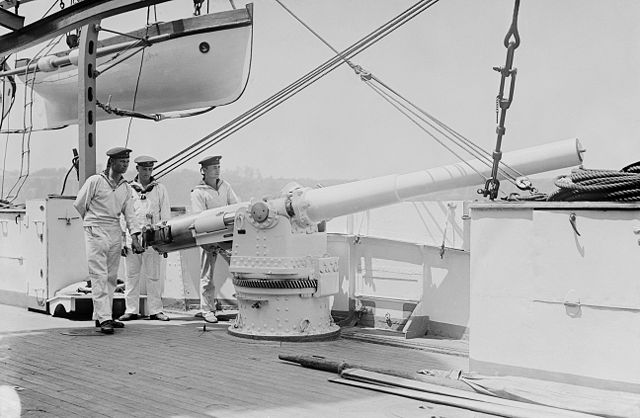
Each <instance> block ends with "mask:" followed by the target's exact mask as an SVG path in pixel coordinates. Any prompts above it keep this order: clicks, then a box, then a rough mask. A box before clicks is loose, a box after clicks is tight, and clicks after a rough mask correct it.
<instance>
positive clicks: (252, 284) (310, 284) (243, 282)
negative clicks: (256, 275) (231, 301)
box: [233, 278, 318, 289]
mask: <svg viewBox="0 0 640 418" xmlns="http://www.w3.org/2000/svg"><path fill="white" fill-rule="evenodd" d="M233 285H234V286H239V287H249V288H258V289H309V288H311V289H317V288H318V281H317V280H315V279H294V280H271V279H238V278H234V279H233Z"/></svg>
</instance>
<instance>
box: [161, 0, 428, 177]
mask: <svg viewBox="0 0 640 418" xmlns="http://www.w3.org/2000/svg"><path fill="white" fill-rule="evenodd" d="M417 6H419V4H418V5H415V6H413V7H412V8H410V9H408V10H407V11H405V12H404V13H403V14H401V15H399V16H396V17H395V18H394V19H392V20H391V21H390V22H388V23H387V24H386V25H383V26H381V27H380V28H378V29H377V30H376V31H374V32H372V33H371V34H369V35H368V36H367V37H365V38H363V39H362V40H360V41H359V42H356V43H355V44H354V45H352V46H351V47H350V48H348V49H346V50H345V51H344V52H343V53H342V55H345V54H346V53H349V52H351V53H353V54H357V53H359V51H358V48H360V49H361V50H362V49H364V48H366V47H367V42H369V43H372V41H371V40H372V39H373V41H375V38H376V36H377V37H380V33H382V34H384V31H385V30H386V31H387V32H388V31H389V30H394V29H393V25H397V24H398V23H397V22H400V24H402V23H404V22H403V20H407V19H411V18H413V17H415V15H417V13H420V12H422V11H423V10H425V8H424V6H423V8H422V9H421V10H420V9H416V7H417ZM416 11H417V13H416ZM411 14H413V16H412V15H411ZM390 28H391V29H390ZM339 61H340V60H339V58H337V57H334V58H332V59H330V60H328V61H326V62H325V63H324V64H322V65H320V66H318V67H317V68H316V69H315V70H313V71H311V72H309V73H307V74H306V75H305V76H303V77H301V78H300V79H298V80H297V81H296V82H294V83H292V84H290V85H289V86H287V87H286V88H284V89H282V90H281V91H279V92H278V93H276V94H274V95H273V96H271V97H270V98H268V99H266V100H264V101H263V102H261V103H260V104H258V105H257V106H255V107H254V108H252V109H250V110H249V111H247V112H245V113H244V114H243V115H240V116H239V117H237V118H236V119H234V120H232V121H231V122H229V123H228V124H226V125H225V126H223V127H221V128H220V129H218V130H217V131H215V132H213V133H211V134H210V135H207V136H206V137H205V138H203V139H201V140H200V141H198V142H196V143H194V144H193V145H191V146H190V147H188V148H186V149H185V150H183V151H181V152H180V153H178V154H176V155H175V156H173V157H171V158H170V159H169V160H167V161H165V162H163V163H161V164H159V166H161V165H164V164H165V163H168V162H169V161H170V160H171V159H176V158H177V157H178V156H180V155H181V154H187V153H188V155H187V156H186V157H183V158H181V159H180V160H179V161H177V162H175V163H172V166H171V167H170V169H169V170H171V169H173V168H175V167H176V166H177V165H180V164H182V163H183V162H185V161H186V160H188V159H190V158H192V157H193V156H194V155H197V154H198V153H199V152H202V151H203V150H204V149H206V148H208V147H209V146H208V145H207V144H206V143H205V144H204V145H201V144H202V143H203V142H204V141H206V140H208V139H209V138H211V137H212V136H214V135H216V134H218V133H220V132H222V131H224V130H225V129H231V128H232V126H233V124H235V123H238V122H239V121H241V120H242V119H243V118H246V117H250V115H251V114H252V113H255V112H260V111H262V110H261V109H262V108H265V107H268V108H269V110H270V109H272V108H273V107H275V106H277V105H278V104H279V103H281V102H282V101H284V100H286V99H287V98H289V97H291V96H292V95H293V94H295V93H297V92H299V91H302V90H303V89H304V88H306V87H307V86H308V85H309V84H310V83H311V82H314V81H317V80H318V79H319V78H321V77H323V76H324V75H326V74H327V73H328V72H330V71H332V70H333V69H335V68H337V65H336V64H337V63H338V62H339ZM323 72H324V74H322V73H323ZM296 89H297V91H296ZM291 92H294V93H291ZM287 95H288V96H287ZM285 96H286V97H285ZM283 97H285V98H284V99H283ZM278 100H280V102H279V103H278ZM274 102H276V104H275V105H274V104H273V103H274ZM253 119H255V117H254V118H253ZM243 126H244V125H243ZM212 141H214V140H212ZM218 142H219V141H217V140H215V143H218ZM215 143H212V144H211V146H212V145H214V144H215ZM196 146H199V148H198V149H197V150H196V151H195V152H194V151H190V150H191V149H193V148H195V147H196ZM165 170H167V169H166V168H165ZM162 173H164V172H162Z"/></svg>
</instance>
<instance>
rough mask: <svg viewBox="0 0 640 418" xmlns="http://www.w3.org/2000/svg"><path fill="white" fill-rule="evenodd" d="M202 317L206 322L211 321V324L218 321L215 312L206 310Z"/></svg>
mask: <svg viewBox="0 0 640 418" xmlns="http://www.w3.org/2000/svg"><path fill="white" fill-rule="evenodd" d="M202 317H203V318H204V320H205V321H206V322H209V323H211V324H215V323H216V322H218V317H217V316H216V313H215V312H206V313H205V314H204V315H203V316H202Z"/></svg>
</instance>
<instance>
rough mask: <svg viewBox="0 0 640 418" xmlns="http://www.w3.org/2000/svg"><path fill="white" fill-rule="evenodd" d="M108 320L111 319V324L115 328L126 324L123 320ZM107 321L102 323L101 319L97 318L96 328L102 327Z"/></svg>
mask: <svg viewBox="0 0 640 418" xmlns="http://www.w3.org/2000/svg"><path fill="white" fill-rule="evenodd" d="M107 321H111V326H112V327H113V328H124V324H123V323H122V322H118V321H114V320H107ZM107 321H104V322H102V323H100V321H98V320H97V319H96V328H101V327H102V324H104V323H105V322H107Z"/></svg>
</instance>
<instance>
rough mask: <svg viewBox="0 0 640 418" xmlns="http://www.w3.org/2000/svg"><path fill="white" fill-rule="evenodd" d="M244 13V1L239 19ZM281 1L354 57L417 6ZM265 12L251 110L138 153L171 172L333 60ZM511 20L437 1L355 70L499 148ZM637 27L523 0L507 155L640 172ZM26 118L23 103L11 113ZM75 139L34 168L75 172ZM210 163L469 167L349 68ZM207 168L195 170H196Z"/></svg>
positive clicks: (545, 1) (134, 136)
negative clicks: (571, 142) (572, 151)
mask: <svg viewBox="0 0 640 418" xmlns="http://www.w3.org/2000/svg"><path fill="white" fill-rule="evenodd" d="M36 3H37V4H36ZM245 3H246V2H243V1H239V0H235V1H234V4H235V5H236V6H237V7H242V6H243V5H244V4H245ZM283 3H284V4H285V5H286V6H287V7H288V8H290V9H291V10H292V11H293V12H294V13H295V14H296V15H297V16H298V17H300V18H301V19H302V20H303V21H304V22H305V23H307V24H308V25H309V26H310V27H312V28H313V29H314V30H315V31H316V32H317V33H319V34H320V35H321V36H322V37H323V38H325V39H326V40H327V41H328V42H329V43H330V44H332V45H333V46H334V47H335V48H336V49H343V48H345V47H347V46H348V45H350V44H352V43H353V42H355V41H357V40H359V39H360V38H362V37H363V36H364V35H366V34H368V33H369V32H370V31H372V30H373V29H375V28H377V27H378V26H380V25H381V24H383V23H385V22H386V21H387V20H389V19H390V18H392V17H393V16H395V15H397V14H398V13H400V12H402V11H403V10H405V9H406V8H408V7H409V6H411V5H412V4H414V3H415V2H414V1H405V0H296V1H293V0H283ZM50 4H51V2H49V1H48V0H39V1H38V2H33V3H30V4H28V5H23V6H22V11H23V12H24V13H25V14H26V13H30V12H31V10H38V7H40V8H44V9H45V10H46V8H48V7H49V5H50ZM191 5H192V2H191V1H187V0H181V1H173V2H169V3H166V4H161V5H158V6H157V15H158V19H159V20H162V21H169V20H172V19H176V18H180V17H187V16H189V15H190V14H191V13H192V6H191ZM229 7H230V3H229V2H228V1H222V0H215V1H213V2H212V11H213V10H215V11H219V10H223V9H228V8H229ZM254 12H255V14H254V38H253V39H254V40H253V58H252V67H251V73H250V77H249V81H248V85H247V88H246V90H245V92H244V94H243V96H242V97H241V98H240V99H239V100H238V101H236V102H235V103H233V104H230V105H228V106H224V107H220V108H218V109H215V110H214V111H212V112H210V113H208V114H205V115H202V116H198V117H196V118H190V119H182V120H177V121H166V122H162V123H156V122H149V121H143V120H134V121H133V122H132V124H131V131H130V136H129V146H130V147H131V148H133V149H134V155H135V154H151V155H153V156H155V157H156V158H157V159H158V160H159V161H163V160H164V159H166V158H168V157H170V156H171V155H173V154H175V153H176V152H178V151H179V150H181V149H183V148H186V147H187V146H189V145H190V144H191V143H193V142H195V141H197V140H199V139H200V138H202V137H203V136H205V135H206V134H208V133H210V132H212V131H214V130H215V129H216V128H218V127H220V126H221V125H223V124H224V123H226V122H228V121H229V120H231V119H232V118H234V117H236V116H238V115H240V114H241V113H243V112H244V111H246V110H247V109H249V108H250V107H252V106H254V105H255V104H257V103H259V102H260V101H262V100H264V99H265V98H267V97H269V96H271V95H272V94H274V93H276V92H277V91H279V90H280V89H281V88H283V87H284V86H286V85H288V84H289V83H291V82H293V81H294V80H296V79H297V78H298V77H300V76H301V75H303V74H305V73H306V72H308V71H309V70H311V69H313V68H315V67H316V66H317V65H318V64H320V63H322V62H324V61H325V60H327V59H328V58H330V57H331V56H332V55H333V52H332V51H331V50H330V49H329V48H327V47H326V46H325V45H323V44H322V43H321V42H320V41H319V40H317V39H316V38H315V37H314V36H313V35H312V34H311V33H309V32H308V31H307V30H306V29H305V28H304V27H303V26H301V25H300V23H298V22H297V21H295V20H294V19H293V18H292V17H291V16H290V15H289V14H288V13H286V12H285V10H283V8H282V7H281V6H280V5H279V4H278V3H277V2H275V1H272V0H256V1H255V2H254ZM512 13H513V1H512V0H483V1H477V0H440V1H439V2H438V3H437V4H436V5H435V6H433V7H432V8H430V9H428V10H427V11H425V12H423V13H422V14H421V15H420V16H418V17H417V18H415V19H414V20H412V21H410V22H409V23H407V24H406V25H404V26H403V27H401V28H400V29H398V30H397V31H395V32H394V33H392V34H391V35H389V36H388V37H387V38H385V39H384V40H382V41H380V42H378V43H377V44H375V45H373V46H372V47H370V48H369V49H367V50H366V51H365V52H363V53H362V54H360V55H358V56H357V57H356V58H354V60H353V61H354V63H355V64H358V65H361V66H362V67H364V68H366V69H367V70H368V71H370V72H372V73H373V74H375V76H376V77H378V78H379V79H381V80H382V81H384V82H385V83H386V84H387V85H389V86H391V87H392V88H393V89H394V90H396V91H398V92H399V93H401V94H402V95H403V96H404V97H406V98H407V99H409V100H410V101H412V102H413V103H415V104H416V105H417V106H419V107H420V108H421V109H423V110H425V111H427V112H429V113H431V114H433V115H435V116H437V117H438V118H439V119H440V120H442V121H443V122H445V123H447V124H448V125H449V126H451V127H453V128H454V129H455V130H457V131H458V132H460V133H462V134H463V135H465V136H466V137H468V138H469V139H472V140H473V141H474V142H476V143H477V144H479V145H480V146H482V147H483V148H484V149H486V150H492V149H493V148H494V147H495V142H496V132H495V129H496V113H495V100H496V95H497V92H498V86H499V82H500V75H499V74H498V73H497V72H495V71H494V70H493V69H492V67H494V66H501V65H503V64H504V61H505V55H506V49H505V47H504V45H503V39H504V37H505V34H506V32H507V30H508V28H509V25H510V23H511V17H512ZM41 14H42V12H40V15H41ZM34 15H36V16H38V13H34ZM145 20H146V12H145V11H140V12H138V13H133V14H131V15H126V16H119V17H118V18H117V19H109V20H105V21H104V22H103V26H105V27H109V28H113V29H121V30H127V29H132V28H134V27H140V26H143V25H144V23H145ZM639 20H640V2H637V1H632V0H626V1H623V0H611V1H607V2H602V1H596V0H563V1H560V2H559V1H553V0H522V2H521V6H520V13H519V20H518V28H519V33H520V37H521V44H520V46H519V48H518V49H517V50H516V52H515V60H514V66H515V67H517V69H518V74H517V80H516V89H515V94H514V101H513V103H512V105H511V108H510V109H509V112H508V114H507V119H506V128H507V130H506V134H505V137H504V139H503V150H504V151H509V150H515V149H520V148H524V147H528V146H535V145H539V144H543V143H547V142H552V141H555V140H561V139H566V138H571V137H577V138H579V139H580V141H581V142H582V144H583V145H584V147H585V148H586V149H587V153H586V155H585V167H587V168H606V169H620V168H622V167H623V166H625V165H627V164H630V163H632V162H635V161H637V160H640V141H638V140H637V138H638V134H639V133H640V114H639V110H640V76H639V70H640V27H639V26H638V24H637V22H638V21H639ZM27 23H29V20H27ZM27 52H28V51H27ZM19 56H26V55H25V53H20V54H19ZM176 64H177V65H181V64H184V63H176ZM20 110H21V106H20V103H18V101H17V103H16V106H15V107H14V109H13V111H12V112H13V113H19V111H20ZM17 117H18V116H17V115H13V114H12V118H17ZM18 120H19V119H15V121H18ZM17 124H18V122H12V125H11V126H13V127H16V126H17ZM128 124H129V120H128V119H122V120H117V121H104V122H99V123H98V125H97V152H98V162H99V164H100V163H102V161H103V159H104V158H103V156H104V152H105V151H106V150H107V149H108V148H111V147H113V146H119V145H124V143H125V141H126V138H127V128H128ZM0 139H1V140H2V145H3V146H2V148H1V149H0V152H2V153H3V154H5V157H6V158H5V160H6V168H7V169H16V168H18V164H19V145H20V144H19V140H20V137H19V136H15V135H14V136H11V137H9V138H8V140H7V138H6V136H2V137H0ZM6 141H8V142H6ZM77 141H78V134H77V126H76V125H74V126H72V127H69V128H66V129H64V130H61V131H56V132H47V133H39V132H37V133H33V134H32V137H31V170H38V169H41V168H49V167H55V168H57V167H65V168H66V167H68V166H69V164H70V160H71V156H72V155H71V149H72V148H74V147H77V146H78V145H77ZM5 146H6V152H5ZM206 154H211V155H213V154H222V155H223V160H222V163H223V170H224V169H225V168H241V167H252V168H255V169H258V170H259V171H260V172H261V174H262V175H263V176H271V177H289V178H290V177H298V178H301V177H306V178H316V179H364V178H369V177H377V176H382V175H387V174H393V173H407V172H412V171H418V170H421V169H425V168H430V167H437V166H442V165H446V164H451V163H455V162H457V161H458V159H457V157H455V156H453V155H451V154H450V153H449V152H448V151H447V150H445V149H444V148H442V147H441V146H440V145H439V144H437V143H435V142H434V141H433V140H432V139H431V138H430V137H428V136H427V135H426V134H425V133H424V132H423V131H422V130H420V129H418V128H417V127H416V126H415V125H414V124H412V123H411V122H409V121H408V120H407V119H406V118H405V117H404V116H403V115H401V114H400V113H398V112H397V111H396V110H395V109H394V108H393V107H392V106H390V105H389V104H388V103H387V102H385V101H384V100H383V99H382V98H380V97H379V96H378V95H376V94H375V93H374V92H373V91H372V90H371V89H370V88H368V87H367V86H366V85H365V84H364V83H363V82H362V81H360V79H359V78H358V76H356V75H355V74H354V73H353V71H352V70H350V69H349V68H348V67H346V66H342V67H341V68H339V69H338V70H336V71H334V72H333V73H331V74H330V75H328V76H326V77H324V78H323V79H321V80H320V81H319V82H317V83H315V84H313V85H311V86H310V87H308V88H307V89H305V90H304V91H303V92H301V93H299V94H298V95H296V96H294V97H293V98H291V99H290V100H289V101H287V102H285V103H284V104H282V105H280V106H279V107H277V108H276V109H275V110H273V111H271V112H270V113H268V114H266V115H265V116H263V117H261V118H260V119H258V120H257V121H255V122H253V123H252V124H251V125H249V126H247V127H245V128H243V129H242V130H241V131H239V132H237V133H236V134H234V135H232V136H231V137H229V138H227V139H226V140H225V141H223V142H222V143H220V144H218V145H216V146H215V147H214V148H212V149H210V150H209V151H207V152H206ZM198 159H199V158H198V157H196V158H195V159H194V160H192V161H191V162H190V163H187V164H186V165H185V167H189V168H194V169H195V168H197V164H196V161H197V160H198Z"/></svg>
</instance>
